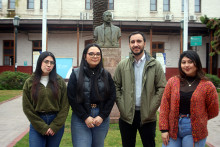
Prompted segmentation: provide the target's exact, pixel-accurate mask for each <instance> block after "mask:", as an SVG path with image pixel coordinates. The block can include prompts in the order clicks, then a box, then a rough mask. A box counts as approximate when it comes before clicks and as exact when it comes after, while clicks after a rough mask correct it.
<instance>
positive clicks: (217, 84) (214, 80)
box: [206, 74, 220, 88]
mask: <svg viewBox="0 0 220 147" xmlns="http://www.w3.org/2000/svg"><path fill="white" fill-rule="evenodd" d="M206 77H207V78H209V80H210V81H212V83H213V84H214V85H215V87H216V88H219V87H220V78H218V76H216V75H212V74H206Z"/></svg>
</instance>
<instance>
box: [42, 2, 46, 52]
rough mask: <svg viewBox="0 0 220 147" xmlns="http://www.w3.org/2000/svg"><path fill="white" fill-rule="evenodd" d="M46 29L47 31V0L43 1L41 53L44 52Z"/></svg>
mask: <svg viewBox="0 0 220 147" xmlns="http://www.w3.org/2000/svg"><path fill="white" fill-rule="evenodd" d="M46 29H47V0H43V20H42V52H44V51H46V47H47V46H46V45H47V44H46V41H47V40H46Z"/></svg>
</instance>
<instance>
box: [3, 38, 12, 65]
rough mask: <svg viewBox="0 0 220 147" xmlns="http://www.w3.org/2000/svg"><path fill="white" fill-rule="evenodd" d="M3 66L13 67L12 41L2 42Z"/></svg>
mask: <svg viewBox="0 0 220 147" xmlns="http://www.w3.org/2000/svg"><path fill="white" fill-rule="evenodd" d="M3 65H14V40H4V41H3Z"/></svg>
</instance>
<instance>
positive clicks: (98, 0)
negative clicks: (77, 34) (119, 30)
mask: <svg viewBox="0 0 220 147" xmlns="http://www.w3.org/2000/svg"><path fill="white" fill-rule="evenodd" d="M107 10H108V0H93V31H94V30H95V27H97V26H99V25H101V24H102V23H103V19H102V14H103V12H105V11H107Z"/></svg>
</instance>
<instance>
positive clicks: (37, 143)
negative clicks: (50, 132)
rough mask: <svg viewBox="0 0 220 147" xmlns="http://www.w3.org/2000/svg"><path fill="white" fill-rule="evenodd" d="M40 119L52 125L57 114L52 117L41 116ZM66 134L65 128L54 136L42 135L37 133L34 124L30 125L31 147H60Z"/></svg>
mask: <svg viewBox="0 0 220 147" xmlns="http://www.w3.org/2000/svg"><path fill="white" fill-rule="evenodd" d="M40 117H41V118H42V119H43V120H44V121H45V122H46V123H47V124H50V123H51V122H52V121H53V120H54V118H55V117H56V114H52V115H40ZM63 133H64V126H63V127H62V128H61V129H60V130H59V131H58V132H57V133H56V134H54V136H47V135H41V134H40V133H39V132H37V131H36V130H35V129H34V127H33V126H32V124H30V132H29V146H30V147H59V144H60V141H61V138H62V136H63Z"/></svg>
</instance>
